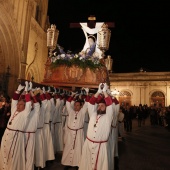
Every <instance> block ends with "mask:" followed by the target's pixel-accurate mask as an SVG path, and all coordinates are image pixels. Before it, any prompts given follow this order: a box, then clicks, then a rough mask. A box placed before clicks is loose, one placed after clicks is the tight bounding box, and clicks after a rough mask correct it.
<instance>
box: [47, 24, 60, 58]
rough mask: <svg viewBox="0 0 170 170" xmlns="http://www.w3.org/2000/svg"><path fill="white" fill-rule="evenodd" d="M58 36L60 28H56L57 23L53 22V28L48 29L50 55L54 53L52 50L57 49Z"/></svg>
mask: <svg viewBox="0 0 170 170" xmlns="http://www.w3.org/2000/svg"><path fill="white" fill-rule="evenodd" d="M58 36H59V30H58V29H57V28H56V25H54V24H52V25H51V28H48V29H47V47H48V48H49V50H50V53H49V55H50V57H51V55H52V51H53V50H55V49H56V46H57V41H58Z"/></svg>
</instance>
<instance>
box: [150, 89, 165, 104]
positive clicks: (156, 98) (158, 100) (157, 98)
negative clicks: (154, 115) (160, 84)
mask: <svg viewBox="0 0 170 170" xmlns="http://www.w3.org/2000/svg"><path fill="white" fill-rule="evenodd" d="M150 105H151V106H156V107H164V106H165V95H164V94H163V93H162V92H161V91H155V92H153V93H152V95H151V99H150Z"/></svg>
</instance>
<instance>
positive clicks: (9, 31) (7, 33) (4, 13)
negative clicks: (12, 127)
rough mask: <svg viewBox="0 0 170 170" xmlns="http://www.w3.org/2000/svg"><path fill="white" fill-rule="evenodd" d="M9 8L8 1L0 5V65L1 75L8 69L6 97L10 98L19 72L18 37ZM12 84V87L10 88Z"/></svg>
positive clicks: (19, 45)
mask: <svg viewBox="0 0 170 170" xmlns="http://www.w3.org/2000/svg"><path fill="white" fill-rule="evenodd" d="M10 7H11V6H10V5H9V3H8V1H1V3H0V37H1V38H0V65H1V66H2V67H1V70H0V72H1V74H3V73H5V72H6V68H7V67H8V66H9V68H10V77H9V83H8V87H9V88H8V95H9V96H11V95H12V94H13V91H14V90H15V89H16V87H17V85H18V84H17V79H18V76H19V70H20V56H21V53H20V47H21V44H20V36H19V34H18V31H17V26H16V24H15V21H14V20H12V18H11V16H12V14H11V12H12V10H11V8H10ZM10 84H12V86H10Z"/></svg>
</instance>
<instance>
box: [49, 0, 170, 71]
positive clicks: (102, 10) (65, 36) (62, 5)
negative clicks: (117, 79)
mask: <svg viewBox="0 0 170 170" xmlns="http://www.w3.org/2000/svg"><path fill="white" fill-rule="evenodd" d="M150 1H151V0H147V1H146V0H143V1H140V0H137V1H130V0H129V1H122V2H117V1H115V2H114V1H111V0H110V1H108V0H104V1H103V3H101V2H99V1H94V0H93V1H92V0H90V1H88V0H86V1H85V0H84V1H83V0H81V1H80V0H79V1H78V0H69V1H68V2H67V1H64V0H61V1H58V0H49V10H48V15H49V20H50V23H51V24H56V26H57V28H58V29H59V31H60V34H59V39H58V44H59V45H61V46H62V47H64V50H65V51H67V50H71V51H73V52H74V53H76V52H79V51H81V50H82V48H83V46H84V43H85V36H84V33H83V31H82V30H81V28H70V27H69V24H70V23H73V22H77V23H79V22H88V17H89V16H90V15H95V16H96V22H114V23H115V28H109V29H110V30H111V40H110V46H109V50H108V51H107V52H106V53H105V54H106V55H111V57H112V59H113V72H115V73H125V72H138V71H139V69H140V68H141V67H142V68H143V69H144V70H146V71H153V72H159V71H170V61H169V60H170V5H169V3H168V2H169V1H168V0H167V1H164V0H160V1H156V0H155V1H153V0H152V1H151V2H150Z"/></svg>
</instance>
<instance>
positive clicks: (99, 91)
mask: <svg viewBox="0 0 170 170" xmlns="http://www.w3.org/2000/svg"><path fill="white" fill-rule="evenodd" d="M102 84H103V83H100V84H99V88H98V91H97V92H98V93H102V89H101V85H102Z"/></svg>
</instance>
